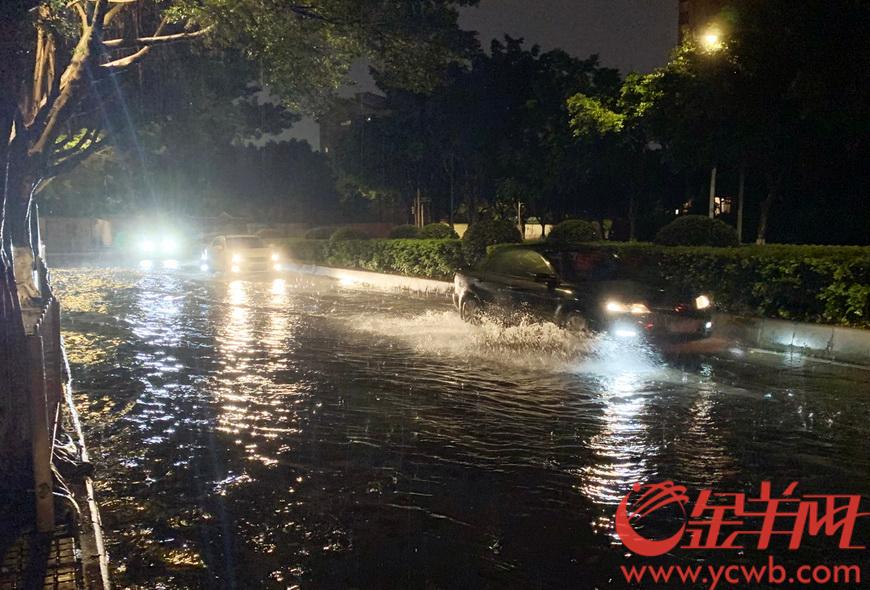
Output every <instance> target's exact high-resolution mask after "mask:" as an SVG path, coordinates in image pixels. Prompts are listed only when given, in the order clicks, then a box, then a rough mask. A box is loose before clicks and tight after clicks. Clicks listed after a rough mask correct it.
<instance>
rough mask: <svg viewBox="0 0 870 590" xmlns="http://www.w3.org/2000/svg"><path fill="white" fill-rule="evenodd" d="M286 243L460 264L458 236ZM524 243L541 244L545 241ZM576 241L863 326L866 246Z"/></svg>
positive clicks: (769, 312)
mask: <svg viewBox="0 0 870 590" xmlns="http://www.w3.org/2000/svg"><path fill="white" fill-rule="evenodd" d="M286 244H287V247H288V249H289V251H290V256H291V257H292V258H295V259H297V260H300V261H304V262H309V263H317V264H322V265H326V266H336V267H345V268H359V269H364V270H372V271H379V272H388V273H400V274H406V275H409V276H415V277H424V278H436V279H450V278H451V277H452V276H453V273H454V271H455V270H456V269H457V268H459V267H461V266H462V264H463V247H462V242H460V241H459V240H413V239H412V240H363V241H352V240H351V241H339V242H333V241H328V240H305V239H294V240H288V241H287V242H286ZM526 245H527V246H528V247H531V248H541V247H547V244H546V243H545V242H538V243H531V244H530V243H528V242H527V243H526ZM581 247H591V248H606V249H610V250H612V251H614V252H616V253H618V254H619V255H620V257H621V258H622V259H623V261H625V263H626V264H627V265H628V267H629V268H630V269H634V272H635V273H636V274H637V276H638V277H639V278H640V279H642V280H644V281H650V282H662V283H666V284H669V285H672V286H677V287H682V288H686V289H697V290H701V291H705V292H709V293H711V294H712V295H713V299H714V301H715V303H716V306H717V308H718V309H720V310H721V311H727V312H731V313H737V314H745V315H755V316H765V317H773V318H782V319H788V320H795V321H805V322H821V323H826V324H839V325H846V326H855V327H863V328H870V247H860V246H788V245H767V246H741V247H734V248H715V247H691V246H657V245H653V244H638V243H620V242H594V243H589V244H586V245H584V246H581ZM494 248H495V247H493V246H491V247H490V250H492V249H494Z"/></svg>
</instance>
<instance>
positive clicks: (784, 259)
mask: <svg viewBox="0 0 870 590" xmlns="http://www.w3.org/2000/svg"><path fill="white" fill-rule="evenodd" d="M596 247H604V248H610V249H613V250H615V251H616V252H618V253H619V254H620V256H621V257H622V258H623V260H624V261H625V262H626V263H627V264H628V265H629V267H630V268H632V269H635V271H636V272H637V273H638V274H639V275H644V276H643V278H645V279H646V280H658V281H663V282H665V283H667V284H671V285H679V286H682V287H686V288H696V289H701V290H704V291H708V292H710V293H712V294H713V295H714V298H715V300H716V303H717V307H718V308H719V309H720V310H722V311H727V312H731V313H737V314H748V315H756V316H764V317H772V318H781V319H787V320H794V321H805V322H821V323H826V324H840V325H848V326H856V327H870V248H865V247H849V246H842V247H837V246H786V245H768V246H742V247H735V248H712V247H688V246H678V247H662V246H653V245H639V244H618V245H617V244H613V243H606V244H602V245H598V246H596Z"/></svg>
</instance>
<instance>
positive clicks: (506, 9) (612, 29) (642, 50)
mask: <svg viewBox="0 0 870 590" xmlns="http://www.w3.org/2000/svg"><path fill="white" fill-rule="evenodd" d="M677 1H678V0H481V2H480V5H479V6H477V7H475V8H467V9H464V10H463V11H462V15H461V17H460V25H461V26H462V28H464V29H467V30H475V31H478V32H480V40H481V45H482V46H483V47H484V48H488V47H489V44H490V40H491V39H493V38H501V37H502V36H503V35H504V34H505V33H507V34H509V35H510V36H512V37H522V38H524V39H525V40H526V43H527V45H532V44H535V43H537V44H538V45H540V46H541V47H542V48H543V49H544V50H547V49H554V48H557V47H558V48H561V49H564V50H566V51H567V52H568V53H570V54H572V55H574V56H576V57H581V58H585V57H588V56H589V55H591V54H593V53H597V54H598V55H599V56H600V58H601V62H602V64H603V65H606V66H609V67H614V68H618V69H619V70H620V71H622V72H623V73H625V72H629V71H641V72H648V71H650V70H652V69H653V68H655V67H657V66H660V65H663V64H664V63H665V61H666V60H667V57H668V53H669V52H670V51H671V49H673V47H674V46H675V45H676V43H677ZM351 77H352V79H354V80H355V81H356V84H355V85H354V86H353V87H351V88H348V89H346V91H345V92H343V93H342V94H345V95H348V94H353V93H354V92H359V91H361V90H367V91H377V89H376V88H375V87H374V84H373V83H372V82H371V79H370V77H369V76H368V71H367V68H366V66H365V64H364V63H360V64H357V66H356V67H354V68H353V70H352V72H351ZM289 137H297V138H300V139H306V140H308V142H309V143H311V145H312V146H313V147H314V148H315V149H319V144H320V142H319V141H318V127H317V124H316V123H315V122H314V121H312V120H311V119H305V120H303V121H300V122H299V123H297V124H296V125H295V126H294V128H293V129H291V130H289V131H288V132H287V133H285V134H283V135H282V136H281V138H282V139H285V138H289Z"/></svg>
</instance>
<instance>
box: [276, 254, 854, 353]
mask: <svg viewBox="0 0 870 590" xmlns="http://www.w3.org/2000/svg"><path fill="white" fill-rule="evenodd" d="M286 266H287V270H290V271H294V272H299V273H304V274H311V275H318V276H324V277H330V278H333V279H336V280H339V281H343V282H347V283H349V284H360V285H368V286H371V287H375V288H379V289H398V290H402V291H412V292H416V293H425V294H430V295H449V294H450V293H452V291H453V283H452V282H450V281H436V280H432V279H419V278H415V277H406V276H402V275H391V274H385V273H379V272H371V271H365V270H349V269H343V268H332V267H328V266H317V265H314V264H298V263H289V264H287V265H286ZM712 335H713V336H715V337H718V338H724V339H727V340H731V341H734V342H737V343H739V344H740V345H743V346H746V347H750V348H759V349H763V350H770V351H774V352H785V353H797V354H803V355H806V356H811V357H816V358H823V359H827V360H830V361H837V362H842V363H850V364H856V365H864V366H870V330H861V329H858V328H845V327H842V326H829V325H824V324H810V323H806V322H790V321H787V320H775V319H768V318H758V317H746V316H736V315H731V314H726V313H717V314H715V316H714V319H713V334H712Z"/></svg>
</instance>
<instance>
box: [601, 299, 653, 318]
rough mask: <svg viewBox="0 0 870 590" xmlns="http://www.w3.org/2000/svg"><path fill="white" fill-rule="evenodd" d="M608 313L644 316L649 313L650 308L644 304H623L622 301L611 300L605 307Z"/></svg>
mask: <svg viewBox="0 0 870 590" xmlns="http://www.w3.org/2000/svg"><path fill="white" fill-rule="evenodd" d="M604 309H606V310H607V313H630V314H632V315H643V314H645V313H649V308H648V307H647V306H646V305H644V304H643V303H629V304H626V303H622V302H621V301H615V300H610V301H608V302H607V303H606V304H605V305H604Z"/></svg>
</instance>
